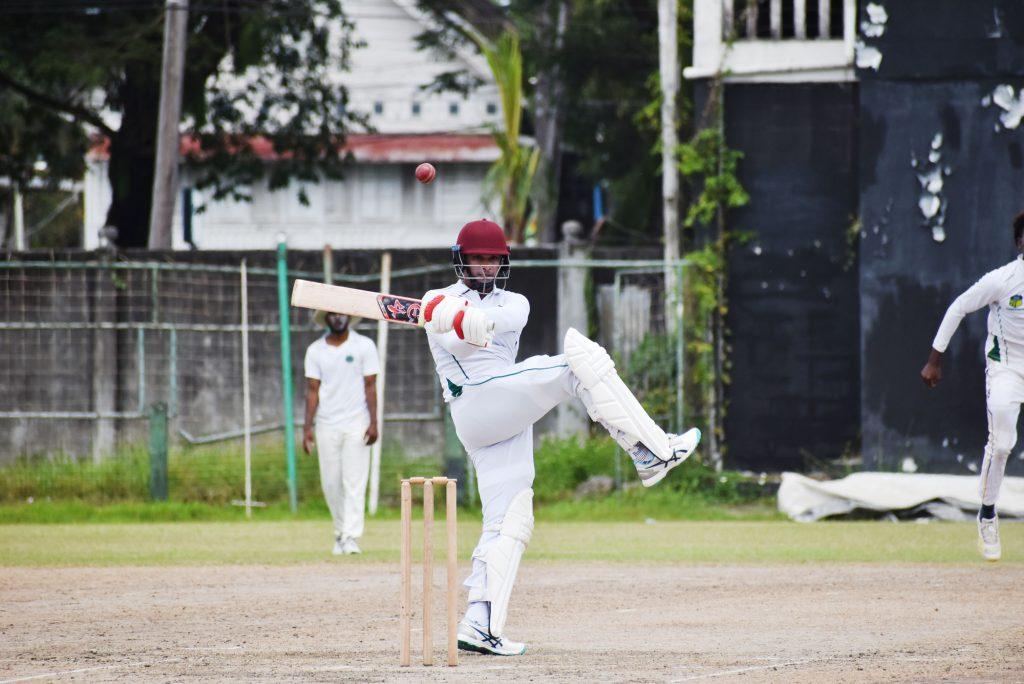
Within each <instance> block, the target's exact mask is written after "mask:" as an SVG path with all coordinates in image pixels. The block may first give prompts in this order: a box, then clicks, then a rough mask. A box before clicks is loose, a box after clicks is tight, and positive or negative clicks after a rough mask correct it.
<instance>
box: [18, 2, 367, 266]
mask: <svg viewBox="0 0 1024 684" xmlns="http://www.w3.org/2000/svg"><path fill="white" fill-rule="evenodd" d="M29 5H31V3H28V4H27V5H26V7H25V8H23V11H19V13H18V14H17V22H16V23H17V30H8V31H0V176H7V177H11V178H14V179H18V180H20V181H25V180H27V179H28V178H42V179H43V180H45V181H49V182H51V183H56V182H58V181H61V180H74V181H77V180H80V179H81V177H82V172H83V169H84V166H83V164H84V153H85V150H86V148H87V147H88V146H89V145H90V144H91V141H90V135H92V134H94V133H96V132H98V133H99V134H100V135H102V136H105V137H106V138H107V140H108V141H109V148H108V149H109V153H110V165H109V174H110V181H111V187H112V190H113V197H112V200H113V201H112V206H111V209H110V213H109V215H108V220H109V221H110V222H111V223H112V224H113V225H116V226H118V227H119V230H120V235H119V238H118V242H119V243H120V244H122V245H123V246H145V244H146V237H147V235H146V234H147V232H148V227H149V226H148V216H149V209H150V206H151V202H152V197H151V192H152V167H153V160H154V155H155V136H156V121H157V118H158V105H159V94H160V66H161V61H162V51H163V23H164V7H163V4H162V3H130V4H127V3H99V4H97V5H96V6H95V7H92V6H91V7H90V8H89V11H76V10H73V9H69V10H68V11H66V12H56V13H55V12H53V11H51V10H52V8H48V7H47V6H45V4H42V5H39V6H38V7H31V6H29ZM188 17H189V19H188V27H187V37H188V45H187V56H188V57H187V59H186V68H185V74H184V86H183V102H182V107H183V116H182V118H183V121H184V122H185V123H186V124H187V126H188V132H189V134H191V135H192V136H193V137H194V138H195V139H196V140H197V141H198V142H199V143H200V144H201V146H202V149H201V151H200V150H196V149H193V150H191V152H190V154H189V155H188V161H189V163H190V165H191V167H192V169H193V172H194V174H195V179H196V180H195V184H196V185H197V186H198V187H201V188H208V189H209V190H210V192H211V193H212V195H213V196H215V197H218V198H219V197H226V196H231V197H234V198H236V199H246V198H247V197H248V190H247V186H249V185H251V184H252V183H254V182H256V181H258V180H260V179H262V178H267V179H268V182H269V184H270V187H272V188H280V187H284V186H285V185H287V184H288V182H289V180H290V179H293V178H294V179H298V180H300V181H302V183H315V182H317V181H318V179H319V177H320V175H321V174H322V175H326V176H328V177H331V178H339V177H340V176H341V172H342V169H343V164H344V161H345V160H344V159H342V158H340V157H339V155H338V154H337V150H338V148H339V146H340V145H342V144H343V143H344V140H345V133H346V131H347V130H348V129H349V128H350V127H351V126H353V125H359V124H361V123H362V121H363V119H362V118H361V117H360V116H358V115H356V114H353V113H352V112H350V111H348V109H347V107H346V105H347V104H348V93H347V91H346V89H345V87H344V86H342V85H340V84H338V83H336V82H335V81H334V80H333V78H332V77H333V76H334V75H335V74H337V73H338V72H339V71H343V70H345V69H347V68H348V66H349V56H350V53H351V51H352V50H353V49H354V48H355V47H357V43H356V41H355V40H354V38H353V36H352V29H353V27H352V25H351V23H350V22H349V21H348V19H347V18H346V16H345V14H344V13H343V11H342V8H341V3H340V1H339V0H251V1H248V2H236V1H234V0H232V1H227V2H223V3H208V4H193V5H192V6H191V7H190V8H189V15H188ZM107 110H109V111H112V112H114V113H116V114H117V115H119V119H120V121H119V123H117V124H112V123H110V122H109V121H108V118H105V116H104V114H103V113H104V112H105V111H107ZM254 136H260V137H261V138H262V140H263V141H264V143H265V148H267V149H264V150H257V149H255V148H254V147H252V146H251V145H250V144H249V142H250V140H251V139H252V138H253V137H254ZM266 152H269V153H270V154H272V155H273V156H274V157H275V159H276V162H275V163H274V164H267V163H266V158H265V153H266ZM261 153H264V154H261ZM39 160H42V161H44V162H46V164H47V167H46V170H45V171H44V172H39V171H37V169H36V168H35V165H36V163H37V162H38V161H39ZM303 198H304V192H303V190H302V189H301V184H300V199H303Z"/></svg>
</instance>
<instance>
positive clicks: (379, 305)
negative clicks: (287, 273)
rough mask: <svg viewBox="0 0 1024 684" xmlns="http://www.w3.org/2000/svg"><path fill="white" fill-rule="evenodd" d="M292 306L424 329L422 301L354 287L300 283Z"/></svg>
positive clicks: (293, 294)
mask: <svg viewBox="0 0 1024 684" xmlns="http://www.w3.org/2000/svg"><path fill="white" fill-rule="evenodd" d="M292 306H300V307H303V308H305V309H316V310H319V311H330V312H333V313H340V314H346V315H349V316H359V317H360V318H372V319H375V320H378V321H388V322H389V323H401V324H402V325H415V326H418V327H423V323H424V321H423V320H422V319H421V317H420V306H421V302H420V300H418V299H413V298H411V297H398V296H395V295H390V294H381V293H379V292H371V291H369V290H358V289H356V288H354V287H342V286H341V285H327V284H326V283H314V282H313V281H311V280H296V281H295V286H294V287H292Z"/></svg>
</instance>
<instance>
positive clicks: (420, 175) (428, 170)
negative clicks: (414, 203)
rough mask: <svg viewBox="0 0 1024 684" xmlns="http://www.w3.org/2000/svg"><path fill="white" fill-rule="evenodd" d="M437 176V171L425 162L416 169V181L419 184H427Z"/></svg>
mask: <svg viewBox="0 0 1024 684" xmlns="http://www.w3.org/2000/svg"><path fill="white" fill-rule="evenodd" d="M436 176H437V169H435V168H434V165H433V164H428V163H426V162H424V163H422V164H420V165H419V166H417V167H416V180H418V181H419V182H420V183H429V182H430V181H432V180H434V178H435V177H436Z"/></svg>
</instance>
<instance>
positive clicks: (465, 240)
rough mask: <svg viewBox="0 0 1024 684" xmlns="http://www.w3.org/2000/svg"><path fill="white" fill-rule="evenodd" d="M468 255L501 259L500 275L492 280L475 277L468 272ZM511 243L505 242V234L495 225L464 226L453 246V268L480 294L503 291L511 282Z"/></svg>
mask: <svg viewBox="0 0 1024 684" xmlns="http://www.w3.org/2000/svg"><path fill="white" fill-rule="evenodd" d="M469 254H486V255H494V256H498V257H501V260H500V262H499V267H498V272H497V275H496V276H495V277H493V278H488V277H483V276H474V275H472V274H471V273H470V271H469V270H468V265H467V264H466V260H465V258H464V257H465V256H466V255H469ZM510 254H511V252H510V251H509V249H508V243H507V242H505V231H503V230H502V229H501V226H499V225H498V224H497V223H495V222H494V221H489V220H487V219H479V220H477V221H470V222H469V223H467V224H466V225H464V226H462V230H460V231H459V237H458V238H457V239H456V240H455V244H454V245H453V246H452V266H454V267H455V275H456V277H458V278H459V280H461V281H462V282H464V283H466V284H467V285H469V286H470V287H472V288H473V289H474V290H476V291H477V292H479V293H480V294H487V293H488V292H491V291H492V290H493V289H494V288H495V287H496V286H497V287H504V286H505V282H506V281H507V280H508V276H509V271H510V264H509V255H510Z"/></svg>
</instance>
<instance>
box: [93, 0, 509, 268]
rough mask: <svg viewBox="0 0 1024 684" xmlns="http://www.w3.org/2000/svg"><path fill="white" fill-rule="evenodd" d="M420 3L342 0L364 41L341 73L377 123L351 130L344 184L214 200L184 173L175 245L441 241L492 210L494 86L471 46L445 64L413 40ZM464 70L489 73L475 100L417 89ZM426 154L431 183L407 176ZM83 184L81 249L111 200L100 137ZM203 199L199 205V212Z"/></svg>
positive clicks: (96, 240) (262, 190) (421, 25)
mask: <svg viewBox="0 0 1024 684" xmlns="http://www.w3.org/2000/svg"><path fill="white" fill-rule="evenodd" d="M415 4H416V3H415V1H414V0H348V1H347V2H345V4H344V8H345V11H346V13H347V14H348V16H349V18H350V19H351V20H352V21H353V23H354V24H355V27H356V34H357V36H358V37H359V38H360V39H361V40H362V41H363V42H364V43H365V47H363V48H361V49H357V50H355V51H354V52H353V55H352V67H351V70H350V71H348V72H346V73H344V74H339V76H338V79H339V81H341V82H342V83H344V84H345V86H346V87H347V88H348V90H349V95H350V102H351V106H352V107H353V109H355V110H357V111H360V112H363V113H365V114H367V115H368V117H369V121H370V124H371V125H372V127H373V129H374V132H373V133H372V134H370V133H358V132H357V133H353V134H351V135H350V136H349V139H348V148H347V149H348V151H351V152H352V154H353V156H354V158H355V163H354V164H353V166H352V167H351V169H350V170H349V171H348V172H347V174H346V178H345V179H344V181H341V182H338V181H329V180H326V181H322V182H321V183H319V184H316V185H306V186H305V192H306V194H307V196H308V198H309V204H308V205H303V204H302V203H300V202H299V200H298V190H299V188H298V187H296V186H294V185H293V186H292V187H289V188H287V189H282V190H279V191H275V192H271V191H269V190H268V189H267V187H266V186H265V185H263V186H262V187H255V188H252V189H251V193H252V196H253V201H252V202H233V201H216V202H211V201H208V198H207V197H204V195H203V193H202V192H201V191H199V190H193V189H191V188H189V185H188V181H189V179H188V175H187V173H183V174H182V193H181V195H180V198H179V207H178V211H176V212H175V224H174V230H173V245H174V247H175V249H189V248H192V247H194V248H197V249H269V248H273V247H274V246H275V245H276V244H277V241H278V237H279V235H280V234H284V235H285V236H287V239H288V243H289V245H290V246H292V247H294V248H296V249H320V248H321V247H323V246H324V245H325V244H330V245H332V246H333V247H335V248H339V249H345V248H350V249H359V248H387V247H438V246H447V245H449V244H450V242H451V239H452V233H453V230H454V228H456V227H457V226H459V225H461V224H462V223H464V222H465V221H466V220H468V219H470V218H473V217H479V216H489V215H490V214H489V213H488V212H487V210H486V208H485V207H484V205H483V201H482V195H483V189H484V188H483V184H484V177H485V175H486V173H487V169H488V167H489V165H490V163H491V162H493V161H494V160H495V159H497V158H498V148H497V147H496V146H495V145H494V143H493V141H492V138H491V136H490V134H489V130H490V128H489V127H491V126H493V125H497V124H498V123H499V122H500V120H501V111H500V102H499V98H498V91H497V88H496V87H495V86H494V85H493V79H492V78H491V75H490V72H489V70H488V67H487V64H486V61H485V60H484V59H483V58H482V57H481V56H479V55H477V54H475V53H472V52H470V51H462V52H459V53H458V54H457V57H456V60H455V61H443V60H438V59H437V58H436V56H434V55H430V54H428V53H425V52H423V51H418V50H417V49H416V43H415V37H416V35H418V34H419V33H421V32H423V31H424V30H425V29H426V28H427V27H428V23H427V18H426V17H425V16H424V15H423V14H422V13H420V12H419V11H417V10H416V8H415ZM459 69H466V70H468V71H469V72H470V73H472V74H473V75H474V76H476V77H478V78H480V79H482V80H483V81H484V82H485V84H484V85H483V86H482V87H480V88H479V89H478V90H477V91H475V92H474V94H473V95H472V97H470V98H465V97H462V96H461V95H458V94H428V93H426V92H425V91H423V90H422V89H421V87H422V86H424V85H426V84H427V83H429V82H430V81H432V80H433V78H434V77H435V76H436V75H437V74H439V73H442V72H446V71H454V70H459ZM268 161H272V160H271V159H269V157H268ZM424 161H429V162H431V163H433V164H434V165H435V166H436V167H437V170H438V177H437V180H436V181H434V182H433V183H431V184H430V185H422V184H420V183H418V182H416V180H415V177H414V175H413V170H414V168H415V167H416V165H417V164H419V163H421V162H424ZM84 186H85V189H84V194H85V221H84V235H83V246H84V247H85V248H86V249H95V248H96V247H98V246H100V239H101V238H100V237H99V230H100V229H101V228H102V227H103V225H104V223H105V221H106V215H107V208H108V207H109V203H110V185H109V181H108V178H107V164H106V152H105V149H104V147H103V146H98V147H97V148H95V149H94V150H93V151H92V152H91V153H90V156H89V159H88V170H87V173H86V178H85V184H84ZM200 206H203V207H205V209H204V211H202V212H196V211H195V209H196V208H198V207H200Z"/></svg>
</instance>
